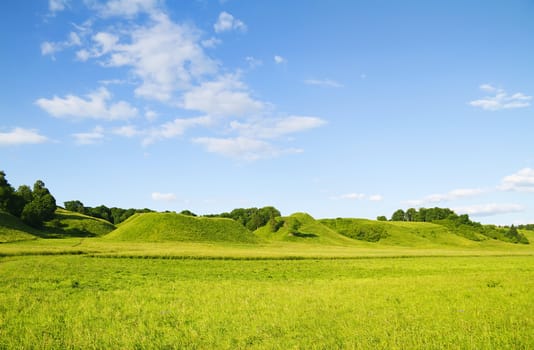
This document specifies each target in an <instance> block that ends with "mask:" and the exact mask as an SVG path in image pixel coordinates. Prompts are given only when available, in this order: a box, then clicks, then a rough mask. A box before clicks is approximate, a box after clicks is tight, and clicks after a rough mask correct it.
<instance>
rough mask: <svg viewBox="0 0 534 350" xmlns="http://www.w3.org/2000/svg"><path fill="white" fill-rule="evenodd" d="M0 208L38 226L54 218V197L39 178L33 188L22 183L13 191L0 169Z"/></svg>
mask: <svg viewBox="0 0 534 350" xmlns="http://www.w3.org/2000/svg"><path fill="white" fill-rule="evenodd" d="M0 210H2V211H5V212H8V213H10V214H12V215H14V216H17V217H19V218H21V219H22V220H23V221H24V222H25V223H26V224H28V225H30V226H33V227H37V228H38V227H41V226H42V224H43V222H45V221H48V220H52V219H53V218H54V213H55V211H56V199H55V198H54V196H52V194H51V193H50V191H49V190H48V189H47V188H46V186H45V184H44V182H43V181H41V180H37V181H36V182H35V184H34V185H33V189H32V188H30V187H29V186H27V185H22V186H19V188H18V189H17V190H16V191H15V189H14V188H13V187H12V186H11V185H10V184H9V182H8V181H7V179H6V173H5V172H3V171H0Z"/></svg>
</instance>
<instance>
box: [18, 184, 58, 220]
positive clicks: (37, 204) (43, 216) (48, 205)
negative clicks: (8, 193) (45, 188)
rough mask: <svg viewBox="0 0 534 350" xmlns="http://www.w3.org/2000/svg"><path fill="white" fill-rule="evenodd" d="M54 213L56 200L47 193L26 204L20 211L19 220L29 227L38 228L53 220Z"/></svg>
mask: <svg viewBox="0 0 534 350" xmlns="http://www.w3.org/2000/svg"><path fill="white" fill-rule="evenodd" d="M42 193H44V192H42ZM55 211H56V200H55V198H54V197H53V196H52V195H51V194H50V193H47V194H44V195H42V196H39V197H36V198H34V200H32V201H31V202H30V203H28V204H26V205H25V206H24V209H23V210H22V213H21V219H22V220H23V221H24V222H26V223H27V224H28V225H30V226H33V227H40V226H42V224H43V222H45V221H48V220H52V219H53V218H54V213H55Z"/></svg>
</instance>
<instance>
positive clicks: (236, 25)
mask: <svg viewBox="0 0 534 350" xmlns="http://www.w3.org/2000/svg"><path fill="white" fill-rule="evenodd" d="M213 29H215V32H216V33H222V32H228V31H231V30H237V31H241V32H246V31H247V26H246V24H245V23H243V21H241V20H239V19H237V18H235V17H234V16H232V15H231V14H229V13H228V12H225V11H223V12H221V13H220V14H219V18H218V19H217V22H216V23H215V24H214V25H213Z"/></svg>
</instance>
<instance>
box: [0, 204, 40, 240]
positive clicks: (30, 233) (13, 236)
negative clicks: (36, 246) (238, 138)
mask: <svg viewBox="0 0 534 350" xmlns="http://www.w3.org/2000/svg"><path fill="white" fill-rule="evenodd" d="M35 233H36V231H35V230H34V229H32V228H31V227H29V226H27V225H26V224H24V223H23V222H22V221H21V220H20V219H19V218H17V217H15V216H13V215H11V214H9V213H6V212H3V211H0V243H6V242H15V241H26V240H30V239H35V238H37V237H35Z"/></svg>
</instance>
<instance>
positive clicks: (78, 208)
mask: <svg viewBox="0 0 534 350" xmlns="http://www.w3.org/2000/svg"><path fill="white" fill-rule="evenodd" d="M63 204H64V205H65V209H67V210H69V211H73V212H76V213H81V214H85V207H84V206H83V203H82V202H80V201H78V200H74V201H67V202H64V203H63Z"/></svg>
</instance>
